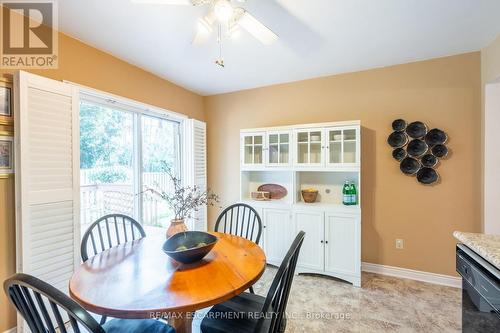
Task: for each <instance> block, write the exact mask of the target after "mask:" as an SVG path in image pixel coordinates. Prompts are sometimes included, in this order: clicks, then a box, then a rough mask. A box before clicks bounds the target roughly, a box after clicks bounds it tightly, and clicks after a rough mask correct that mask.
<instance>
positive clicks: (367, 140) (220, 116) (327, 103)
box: [205, 52, 481, 275]
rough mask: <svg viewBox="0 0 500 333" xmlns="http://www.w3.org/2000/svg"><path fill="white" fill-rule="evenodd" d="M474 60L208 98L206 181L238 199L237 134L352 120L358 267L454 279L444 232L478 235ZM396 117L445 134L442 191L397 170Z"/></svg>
mask: <svg viewBox="0 0 500 333" xmlns="http://www.w3.org/2000/svg"><path fill="white" fill-rule="evenodd" d="M480 60H481V59H480V54H479V53H478V52H476V53H470V54H464V55H458V56H453V57H447V58H441V59H434V60H430V61H423V62H417V63H411V64H405V65H398V66H393V67H387V68H382V69H374V70H368V71H364V72H358V73H350V74H343V75H337V76H330V77H325V78H318V79H312V80H307V81H301V82H295V83H290V84H283V85H276V86H271V87H265V88H260V89H253V90H247V91H242V92H236V93H230V94H223V95H217V96H212V97H208V98H206V99H205V106H206V108H205V111H206V116H207V121H208V171H209V176H208V183H209V185H210V186H211V187H212V188H213V189H214V190H215V191H216V192H218V193H219V194H220V195H221V197H222V199H223V203H224V204H228V203H230V202H234V201H236V200H238V184H239V130H240V129H241V128H252V127H261V126H275V125H291V124H301V123H313V122H327V121H341V120H355V119H359V120H361V122H362V127H363V129H362V140H363V144H362V146H363V147H362V168H361V169H362V182H363V190H362V202H363V207H362V208H363V213H362V214H363V216H362V218H363V220H362V229H363V231H362V259H363V261H366V262H371V263H377V264H384V265H392V266H398V267H405V268H410V269H416V270H422V271H427V272H435V273H442V274H449V275H454V274H455V260H454V251H455V240H454V239H453V237H452V232H453V231H454V230H462V231H479V230H480V228H481V223H480V217H481V216H480V188H481V186H480V181H481V179H480V178H481V177H480V160H479V159H480V137H481V136H480V129H481V128H480V125H481V124H480V119H481V118H480V114H481V69H480ZM332 61H334V60H332ZM257 70H258V69H257ZM396 118H404V119H406V120H407V121H415V120H421V121H424V122H426V123H427V124H428V125H429V126H431V127H439V128H442V129H444V130H446V132H447V133H448V134H449V137H450V140H449V147H450V148H451V149H452V154H451V157H450V158H449V159H448V160H446V161H443V163H441V165H440V166H439V169H438V170H439V173H440V174H441V176H442V183H441V184H439V185H436V186H432V187H426V186H422V185H420V184H418V183H417V182H416V180H415V179H412V178H410V177H407V176H404V175H403V174H402V173H401V172H400V171H399V168H398V164H397V163H396V162H395V161H394V160H393V159H392V157H391V149H390V147H389V146H388V145H387V142H386V139H387V136H388V134H389V133H390V132H391V122H392V121H393V120H394V119H396ZM216 213H217V211H215V210H214V209H211V210H210V219H209V220H210V221H214V219H215V216H216ZM396 238H403V239H404V240H405V249H404V250H396V249H395V245H394V242H395V239H396Z"/></svg>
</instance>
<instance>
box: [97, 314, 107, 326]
mask: <svg viewBox="0 0 500 333" xmlns="http://www.w3.org/2000/svg"><path fill="white" fill-rule="evenodd" d="M107 319H108V317H106V316H102V317H101V321H100V322H99V324H100V325H104V324H105V323H106V320H107Z"/></svg>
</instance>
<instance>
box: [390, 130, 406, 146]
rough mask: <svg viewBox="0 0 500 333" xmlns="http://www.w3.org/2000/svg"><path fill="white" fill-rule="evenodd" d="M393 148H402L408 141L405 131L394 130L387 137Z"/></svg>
mask: <svg viewBox="0 0 500 333" xmlns="http://www.w3.org/2000/svg"><path fill="white" fill-rule="evenodd" d="M387 143H388V144H389V145H390V146H391V147H392V148H401V147H403V146H405V145H406V144H407V143H408V136H407V135H406V134H405V133H404V132H392V133H391V135H389V138H388V139H387Z"/></svg>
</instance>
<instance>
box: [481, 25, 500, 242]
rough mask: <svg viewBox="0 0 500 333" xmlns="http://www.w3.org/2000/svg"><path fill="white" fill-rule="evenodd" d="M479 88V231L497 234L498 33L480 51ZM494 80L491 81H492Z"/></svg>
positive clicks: (499, 224)
mask: <svg viewBox="0 0 500 333" xmlns="http://www.w3.org/2000/svg"><path fill="white" fill-rule="evenodd" d="M481 81H482V84H481V88H482V108H481V110H482V113H481V123H482V133H483V135H482V138H481V139H482V148H483V149H482V153H483V158H482V159H481V160H482V161H483V168H482V171H483V181H482V185H483V191H481V198H482V199H483V200H482V201H483V202H484V207H482V208H483V210H482V216H483V218H482V221H483V231H484V232H485V233H496V234H500V221H499V220H498V213H499V212H500V208H499V207H498V204H497V203H498V200H500V190H498V186H497V184H498V183H497V181H498V161H499V160H500V155H499V153H498V149H497V146H496V145H497V144H498V139H499V137H500V135H499V134H498V124H499V122H500V108H499V105H500V104H499V103H500V102H499V101H500V35H498V37H497V38H496V39H495V40H494V41H493V42H491V44H490V45H488V46H487V47H485V48H484V49H483V50H482V51H481ZM494 81H495V82H496V83H495V84H492V82H494Z"/></svg>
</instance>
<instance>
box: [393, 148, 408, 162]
mask: <svg viewBox="0 0 500 333" xmlns="http://www.w3.org/2000/svg"><path fill="white" fill-rule="evenodd" d="M407 155H408V153H406V150H405V149H404V148H396V149H394V150H393V151H392V157H394V159H395V160H396V161H398V162H401V161H402V160H403V158H405V157H406V156H407Z"/></svg>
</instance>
